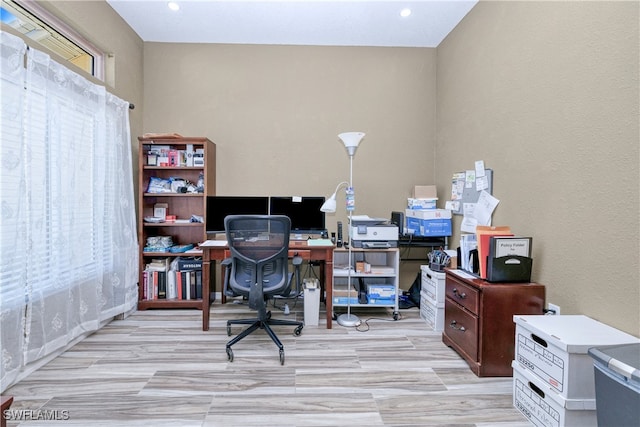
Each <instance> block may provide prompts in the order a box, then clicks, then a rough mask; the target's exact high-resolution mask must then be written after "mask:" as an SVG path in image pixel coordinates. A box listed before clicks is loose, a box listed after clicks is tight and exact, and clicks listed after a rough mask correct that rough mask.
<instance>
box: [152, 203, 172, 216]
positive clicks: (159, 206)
mask: <svg viewBox="0 0 640 427" xmlns="http://www.w3.org/2000/svg"><path fill="white" fill-rule="evenodd" d="M167 209H169V204H168V203H156V204H155V205H153V216H154V217H156V218H162V219H166V218H167Z"/></svg>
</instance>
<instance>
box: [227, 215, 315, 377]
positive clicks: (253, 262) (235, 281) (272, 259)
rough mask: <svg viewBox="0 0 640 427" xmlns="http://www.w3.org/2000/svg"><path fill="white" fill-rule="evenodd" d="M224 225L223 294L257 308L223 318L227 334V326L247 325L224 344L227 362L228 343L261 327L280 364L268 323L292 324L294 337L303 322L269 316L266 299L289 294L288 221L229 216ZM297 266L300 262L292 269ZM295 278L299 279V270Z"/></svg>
mask: <svg viewBox="0 0 640 427" xmlns="http://www.w3.org/2000/svg"><path fill="white" fill-rule="evenodd" d="M224 225H225V232H226V235H227V242H228V244H229V250H230V252H231V257H230V258H228V259H227V260H225V261H224V262H223V263H222V264H223V265H225V267H226V274H225V295H227V296H243V297H245V298H247V300H248V302H249V308H251V309H253V310H257V311H258V316H257V317H256V318H252V319H239V320H228V321H227V335H229V336H231V325H236V324H238V325H249V327H247V328H246V329H245V330H243V331H242V332H241V333H240V334H239V335H237V336H236V337H235V338H233V339H232V340H231V341H229V342H228V343H227V356H228V358H229V361H230V362H233V350H231V346H232V345H234V344H235V343H237V342H238V341H240V340H241V339H243V338H245V337H246V336H247V335H249V334H251V333H252V332H254V331H255V330H257V329H264V330H265V331H266V332H267V334H268V335H269V336H270V337H271V339H272V340H273V342H274V343H275V344H276V345H277V346H278V348H279V349H280V364H282V365H284V346H283V345H282V343H281V342H280V340H279V339H278V337H277V336H276V334H275V332H274V331H273V330H272V329H271V326H272V325H289V326H296V328H295V330H294V335H296V336H298V335H300V334H301V333H302V328H303V327H304V323H303V322H298V321H295V320H280V319H272V318H271V311H269V310H267V300H268V299H269V298H271V297H274V296H277V295H280V296H289V295H290V294H291V285H292V279H293V275H294V274H293V273H290V272H289V256H288V253H289V233H290V229H291V220H290V219H289V218H288V217H286V216H284V215H229V216H227V217H226V218H225V219H224ZM300 261H301V260H300ZM299 265H300V262H299V263H298V265H297V266H296V268H295V269H296V270H299ZM296 278H297V280H298V281H299V271H298V274H296ZM296 288H297V289H299V286H296Z"/></svg>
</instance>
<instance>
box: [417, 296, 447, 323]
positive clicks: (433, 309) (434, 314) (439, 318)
mask: <svg viewBox="0 0 640 427" xmlns="http://www.w3.org/2000/svg"><path fill="white" fill-rule="evenodd" d="M420 317H421V318H422V320H424V321H425V322H426V324H427V327H428V328H429V329H431V330H432V331H436V332H441V331H443V330H444V302H441V303H435V304H434V302H433V300H432V299H430V298H428V297H427V294H426V293H425V292H424V290H423V291H421V292H420Z"/></svg>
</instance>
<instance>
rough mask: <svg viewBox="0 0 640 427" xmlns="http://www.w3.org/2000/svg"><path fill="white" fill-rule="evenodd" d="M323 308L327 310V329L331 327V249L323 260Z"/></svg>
mask: <svg viewBox="0 0 640 427" xmlns="http://www.w3.org/2000/svg"><path fill="white" fill-rule="evenodd" d="M323 283H324V284H325V285H324V288H325V289H324V291H325V301H324V307H325V309H326V310H327V329H331V328H332V327H333V248H332V250H330V251H327V254H326V256H325V260H324V281H323Z"/></svg>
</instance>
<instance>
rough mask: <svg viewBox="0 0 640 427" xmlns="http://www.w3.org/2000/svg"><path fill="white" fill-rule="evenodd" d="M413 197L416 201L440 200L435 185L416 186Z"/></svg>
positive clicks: (412, 193)
mask: <svg viewBox="0 0 640 427" xmlns="http://www.w3.org/2000/svg"><path fill="white" fill-rule="evenodd" d="M411 197H412V198H414V199H438V191H437V190H436V186H435V185H414V186H413V191H412V192H411Z"/></svg>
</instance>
